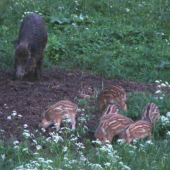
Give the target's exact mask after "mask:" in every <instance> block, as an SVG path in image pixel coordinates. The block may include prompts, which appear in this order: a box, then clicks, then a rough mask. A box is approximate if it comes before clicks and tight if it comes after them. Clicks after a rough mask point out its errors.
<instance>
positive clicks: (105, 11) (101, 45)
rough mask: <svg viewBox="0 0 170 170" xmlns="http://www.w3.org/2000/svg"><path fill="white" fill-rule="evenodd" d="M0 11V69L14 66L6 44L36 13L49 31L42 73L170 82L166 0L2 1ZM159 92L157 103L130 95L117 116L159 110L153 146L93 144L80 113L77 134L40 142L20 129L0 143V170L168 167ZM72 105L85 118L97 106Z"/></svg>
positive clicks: (167, 124) (165, 102)
mask: <svg viewBox="0 0 170 170" xmlns="http://www.w3.org/2000/svg"><path fill="white" fill-rule="evenodd" d="M0 11H1V15H0V36H1V39H0V47H1V48H0V60H1V62H0V68H5V69H12V68H13V45H12V43H11V41H13V40H15V39H16V38H17V36H18V31H19V27H20V24H21V20H22V18H23V17H24V16H25V15H26V13H25V12H36V11H37V13H39V14H40V13H41V16H42V17H43V19H44V20H45V23H46V27H47V31H48V44H47V47H46V51H45V59H44V68H52V67H57V68H62V69H72V68H79V69H81V70H83V71H87V70H88V71H91V72H92V73H94V74H98V75H102V76H104V77H118V78H121V79H129V80H133V81H142V82H154V81H155V80H160V79H161V80H163V82H164V81H170V79H169V72H170V61H169V59H170V42H169V41H170V37H169V30H170V25H169V23H170V1H168V0H164V1H160V0H148V1H142V0H137V1H132V0H129V1H123V0H122V1H120V0H110V1H109V0H98V1H91V0H78V1H73V0H58V1H56V0H51V1H46V0H41V1H38V0H27V1H26V0H15V1H13V0H2V1H0ZM163 92H164V91H163ZM164 94H165V96H164V97H163V96H162V95H161V94H160V95H159V96H158V98H155V97H156V96H155V95H151V94H149V93H147V92H146V94H145V95H144V94H142V93H138V92H133V93H128V96H127V102H126V103H127V106H128V112H127V113H125V112H123V111H121V113H122V114H124V115H126V116H128V117H130V118H132V119H133V120H138V119H140V113H141V110H142V109H143V107H144V106H145V105H146V103H148V102H154V103H156V104H157V105H158V107H159V109H160V113H161V118H160V120H159V121H158V123H157V125H156V127H155V129H154V132H153V137H152V143H149V142H146V141H147V139H143V140H139V141H138V142H134V143H131V144H130V145H126V144H122V143H118V142H116V141H114V143H113V144H112V145H110V144H107V145H104V146H101V145H100V144H98V143H97V142H96V141H93V142H91V141H90V140H89V139H88V138H87V136H88V135H89V132H92V129H87V127H86V126H84V123H85V122H87V121H89V119H90V118H88V117H87V116H85V115H86V114H84V116H83V115H82V117H81V118H79V119H78V124H77V129H76V131H75V132H72V131H71V130H69V129H62V130H61V131H60V133H59V134H57V133H56V134H55V133H54V134H49V136H50V138H46V137H44V135H43V133H42V134H41V133H40V132H39V131H35V132H34V133H31V134H30V132H29V128H28V129H27V128H26V129H25V128H23V131H24V135H27V137H26V136H25V140H24V141H23V142H19V143H16V142H15V141H14V140H12V139H11V141H9V142H5V141H4V140H1V141H0V169H3V170H9V169H22V170H23V169H44V170H47V169H65V170H67V169H68V170H69V169H75V170H78V169H87V170H95V169H96V170H100V169H105V170H113V169H115V170H116V169H117V170H126V169H127V170H128V169H132V170H134V169H135V170H137V169H138V170H141V169H145V170H147V169H148V170H158V169H159V170H169V167H170V163H169V159H170V149H169V145H170V140H169V139H170V136H169V132H170V117H169V115H168V114H167V113H168V112H169V111H170V105H169V103H170V99H169V95H168V94H166V93H165V92H164ZM161 97H163V98H161ZM76 100H77V101H78V102H77V103H78V104H79V106H80V107H83V108H84V109H85V113H86V112H87V113H88V112H90V113H91V112H95V111H96V109H98V108H95V107H89V101H88V100H84V99H83V100H79V99H76ZM26 130H28V131H26ZM21 166H22V167H21ZM17 167H18V168H17ZM19 167H20V168H19Z"/></svg>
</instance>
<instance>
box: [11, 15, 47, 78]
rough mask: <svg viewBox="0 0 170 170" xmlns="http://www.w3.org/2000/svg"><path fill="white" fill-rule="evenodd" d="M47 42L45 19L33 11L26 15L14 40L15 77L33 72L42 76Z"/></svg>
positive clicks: (36, 76)
mask: <svg viewBox="0 0 170 170" xmlns="http://www.w3.org/2000/svg"><path fill="white" fill-rule="evenodd" d="M46 44H47V31H46V27H45V24H44V21H43V19H42V18H41V17H40V16H39V15H37V14H35V13H31V14H29V15H28V16H26V17H25V18H24V19H23V21H22V23H21V27H20V30H19V36H18V39H17V40H15V41H14V48H15V49H14V72H15V73H14V78H15V79H20V80H22V78H23V77H24V76H25V75H30V74H32V75H33V76H34V77H35V78H36V79H38V80H39V79H40V77H41V67H42V61H43V57H44V50H45V46H46Z"/></svg>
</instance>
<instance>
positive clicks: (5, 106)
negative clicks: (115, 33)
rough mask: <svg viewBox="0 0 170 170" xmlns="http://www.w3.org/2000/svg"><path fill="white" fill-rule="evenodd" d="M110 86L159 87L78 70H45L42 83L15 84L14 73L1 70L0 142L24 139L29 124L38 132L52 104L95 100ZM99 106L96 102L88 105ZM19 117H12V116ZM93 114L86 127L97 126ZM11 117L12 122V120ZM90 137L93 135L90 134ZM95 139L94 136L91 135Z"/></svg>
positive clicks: (143, 89)
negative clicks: (98, 92)
mask: <svg viewBox="0 0 170 170" xmlns="http://www.w3.org/2000/svg"><path fill="white" fill-rule="evenodd" d="M102 85H104V87H106V86H109V85H120V86H122V87H123V88H124V89H125V91H126V92H132V91H140V92H145V91H146V90H147V91H150V92H154V91H155V88H156V85H154V84H149V83H141V82H132V81H128V80H120V79H116V78H112V79H109V78H102V77H101V76H97V75H93V74H90V73H84V72H81V71H78V70H71V71H70V70H58V69H53V70H43V72H42V78H41V81H39V82H37V81H28V80H24V81H19V80H16V81H13V72H12V70H0V137H1V139H2V138H4V139H10V138H11V137H12V138H14V139H17V140H20V139H21V133H22V132H23V125H24V124H27V125H28V128H29V129H30V130H31V129H32V130H35V129H37V127H38V126H37V124H38V118H39V114H40V113H42V112H43V111H44V110H45V109H47V108H48V107H49V106H50V105H52V104H54V103H56V102H58V101H60V100H62V99H68V100H71V101H73V102H74V99H75V98H83V97H90V98H91V97H94V95H95V93H96V90H98V91H99V90H101V89H102ZM90 105H93V106H94V105H95V107H98V105H97V103H94V102H92V103H91V102H89V106H90ZM15 111H16V113H17V115H21V116H22V117H19V116H11V114H12V113H15ZM88 114H92V115H93V118H92V119H91V120H90V121H89V122H87V124H86V126H87V127H89V128H94V127H96V126H97V124H98V121H99V117H100V116H101V114H100V113H88ZM9 116H11V120H10V117H9ZM89 135H90V134H89ZM90 136H92V135H90Z"/></svg>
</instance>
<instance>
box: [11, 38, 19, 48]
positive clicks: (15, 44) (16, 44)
mask: <svg viewBox="0 0 170 170" xmlns="http://www.w3.org/2000/svg"><path fill="white" fill-rule="evenodd" d="M11 43H12V44H14V48H16V47H17V46H18V45H19V40H14V41H11Z"/></svg>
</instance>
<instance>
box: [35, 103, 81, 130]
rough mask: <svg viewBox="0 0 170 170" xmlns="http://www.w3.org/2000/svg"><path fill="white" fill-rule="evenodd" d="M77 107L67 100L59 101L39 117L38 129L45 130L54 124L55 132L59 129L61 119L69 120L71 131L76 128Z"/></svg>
mask: <svg viewBox="0 0 170 170" xmlns="http://www.w3.org/2000/svg"><path fill="white" fill-rule="evenodd" d="M77 111H78V106H77V105H76V104H75V103H72V102H71V101H69V100H61V101H59V102H57V103H56V104H54V105H52V106H50V107H49V108H48V109H47V110H46V111H44V112H43V113H42V114H41V115H40V117H39V124H38V127H39V128H47V127H49V126H50V125H51V124H55V126H56V129H57V131H58V130H59V129H60V124H61V120H62V119H63V118H66V117H69V118H71V124H72V129H75V126H76V120H75V117H76V113H77Z"/></svg>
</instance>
